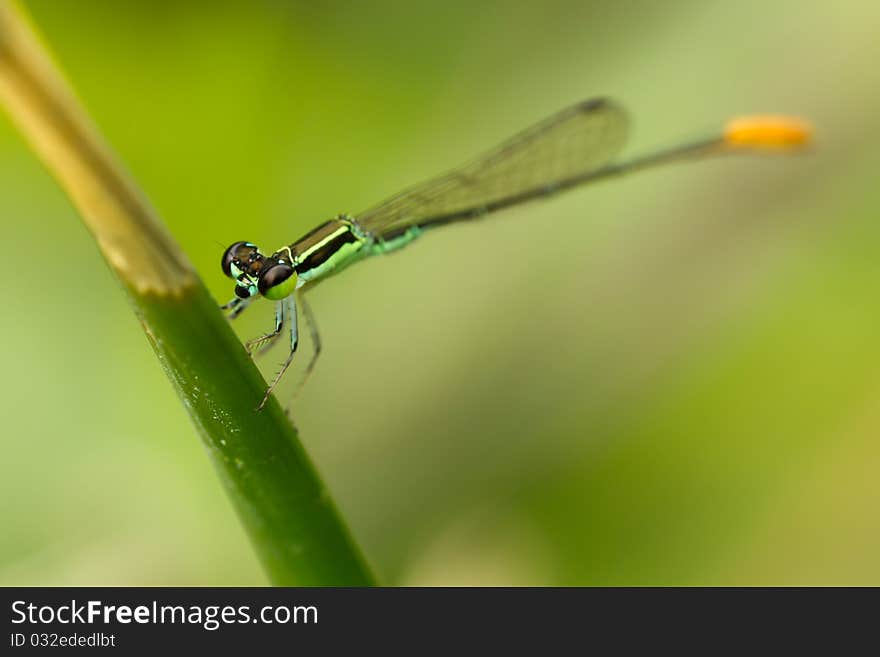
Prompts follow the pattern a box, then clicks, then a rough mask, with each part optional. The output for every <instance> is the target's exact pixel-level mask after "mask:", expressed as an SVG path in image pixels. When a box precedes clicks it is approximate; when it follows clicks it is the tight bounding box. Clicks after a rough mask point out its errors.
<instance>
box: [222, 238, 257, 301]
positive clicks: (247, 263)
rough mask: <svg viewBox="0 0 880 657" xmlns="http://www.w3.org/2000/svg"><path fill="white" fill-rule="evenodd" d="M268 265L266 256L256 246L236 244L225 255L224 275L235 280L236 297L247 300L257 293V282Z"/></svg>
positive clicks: (246, 243)
mask: <svg viewBox="0 0 880 657" xmlns="http://www.w3.org/2000/svg"><path fill="white" fill-rule="evenodd" d="M265 265H266V256H264V255H263V254H262V253H260V249H259V248H258V247H257V245H256V244H252V243H250V242H235V243H234V244H232V245H230V247H229V248H228V249H226V251H225V252H224V253H223V258H222V259H221V261H220V266H221V267H222V268H223V273H224V274H226V275H227V276H229V278H233V279H235V283H236V284H235V296H237V297H238V298H240V299H247V298H249V297H252V296H254V295H255V294H256V293H257V281H258V280H259V277H260V273H261V272H262V271H263V268H264V267H265Z"/></svg>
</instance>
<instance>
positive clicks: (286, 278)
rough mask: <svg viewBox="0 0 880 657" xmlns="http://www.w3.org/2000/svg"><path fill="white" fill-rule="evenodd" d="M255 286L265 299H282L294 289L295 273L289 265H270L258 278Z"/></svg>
mask: <svg viewBox="0 0 880 657" xmlns="http://www.w3.org/2000/svg"><path fill="white" fill-rule="evenodd" d="M257 286H258V287H259V289H260V294H262V295H263V296H264V297H266V298H267V299H274V300H278V299H283V298H284V297H286V296H287V295H289V294H290V293H291V292H293V291H294V290H295V289H296V272H295V271H294V270H293V267H291V266H290V265H282V264H277V265H272V266H271V267H269V268H268V269H267V270H266V271H264V272H263V275H262V276H260V280H259V281H258V282H257Z"/></svg>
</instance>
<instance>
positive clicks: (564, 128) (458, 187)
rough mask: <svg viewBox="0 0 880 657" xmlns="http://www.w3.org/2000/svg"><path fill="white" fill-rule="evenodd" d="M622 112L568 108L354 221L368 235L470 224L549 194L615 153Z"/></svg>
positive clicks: (622, 136)
mask: <svg viewBox="0 0 880 657" xmlns="http://www.w3.org/2000/svg"><path fill="white" fill-rule="evenodd" d="M626 133H627V118H626V114H625V112H624V111H623V110H622V109H621V108H620V107H619V106H617V105H615V104H614V103H613V102H611V101H609V100H606V99H603V98H599V99H593V100H588V101H585V102H583V103H580V104H578V105H574V106H572V107H569V108H567V109H565V110H562V111H561V112H559V113H557V114H554V115H553V116H551V117H549V118H547V119H545V120H543V121H541V122H540V123H538V124H537V125H535V126H532V127H531V128H529V129H527V130H525V131H524V132H521V133H520V134H518V135H516V136H514V137H512V138H511V139H509V140H508V141H506V142H504V143H503V144H501V145H500V146H498V147H497V148H495V149H494V150H492V151H490V152H489V153H487V154H486V155H484V156H483V157H481V158H478V159H477V160H474V161H473V162H471V163H469V164H466V165H464V166H462V167H460V168H458V169H455V170H453V171H450V172H449V173H447V174H445V175H442V176H440V177H438V178H435V179H433V180H429V181H428V182H425V183H422V184H421V185H417V186H415V187H413V188H411V189H408V190H406V191H404V192H402V193H400V194H398V195H397V196H394V197H392V198H390V199H388V200H386V201H385V202H383V203H381V204H380V205H378V206H376V207H374V208H372V209H370V210H367V211H366V212H364V213H362V214H360V215H357V216H356V221H357V222H358V224H360V225H361V226H362V227H363V228H364V229H365V230H367V231H368V232H370V233H372V234H373V235H377V236H381V235H388V234H391V233H395V232H397V231H401V230H404V229H406V228H407V227H409V226H415V225H421V226H424V225H431V224H441V223H451V222H453V221H462V220H466V219H472V218H474V217H477V216H480V215H482V214H485V213H487V212H491V211H492V210H496V209H500V208H501V207H506V206H508V205H513V204H514V203H516V202H518V201H519V200H523V201H525V200H529V199H531V198H536V197H538V196H541V195H543V194H545V193H546V194H550V193H552V192H553V191H554V187H555V186H556V185H558V184H559V183H560V182H563V181H566V180H569V179H572V178H575V177H578V176H582V175H584V174H588V173H590V172H591V171H595V170H597V169H599V168H600V167H602V166H603V165H605V164H607V163H608V162H609V161H610V160H611V159H612V158H613V157H614V156H615V155H616V154H617V153H618V152H619V151H620V149H621V148H622V147H623V144H624V142H625V140H626Z"/></svg>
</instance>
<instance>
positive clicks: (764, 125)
mask: <svg viewBox="0 0 880 657" xmlns="http://www.w3.org/2000/svg"><path fill="white" fill-rule="evenodd" d="M812 134H813V126H812V125H810V123H809V122H808V121H805V120H804V119H799V118H797V117H794V116H741V117H738V118H735V119H732V120H731V121H729V122H728V123H727V125H726V126H725V127H724V142H725V143H726V144H727V145H729V146H734V147H742V148H798V147H802V146H806V145H807V144H809V143H810V138H811V137H812Z"/></svg>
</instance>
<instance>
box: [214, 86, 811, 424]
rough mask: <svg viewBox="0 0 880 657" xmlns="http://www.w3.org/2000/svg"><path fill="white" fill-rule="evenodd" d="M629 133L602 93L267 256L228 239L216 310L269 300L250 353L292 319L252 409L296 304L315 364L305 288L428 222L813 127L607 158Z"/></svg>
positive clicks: (793, 137) (735, 126) (783, 145)
mask: <svg viewBox="0 0 880 657" xmlns="http://www.w3.org/2000/svg"><path fill="white" fill-rule="evenodd" d="M626 133H627V118H626V114H625V113H624V111H623V110H622V109H621V108H620V106H618V105H617V104H615V103H614V102H612V101H610V100H607V99H603V98H599V99H593V100H588V101H586V102H583V103H580V104H578V105H574V106H572V107H569V108H567V109H565V110H562V111H561V112H559V113H557V114H554V115H553V116H551V117H549V118H547V119H545V120H544V121H542V122H540V123H538V124H537V125H535V126H533V127H531V128H529V129H528V130H525V131H524V132H522V133H520V134H518V135H516V136H514V137H513V138H511V139H509V140H508V141H506V142H504V143H503V144H501V145H500V146H498V147H497V148H495V149H494V150H492V151H490V152H489V153H487V154H485V155H484V156H482V157H480V158H478V159H476V160H474V161H472V162H471V163H469V164H466V165H464V166H462V167H459V168H458V169H453V170H452V171H450V172H449V173H446V174H444V175H442V176H439V177H437V178H434V179H433V180H430V181H428V182H426V183H423V184H421V185H417V186H415V187H412V188H410V189H408V190H406V191H404V192H402V193H400V194H398V195H396V196H393V197H391V198H389V199H388V200H386V201H385V202H383V203H380V204H379V205H377V206H375V207H374V208H372V209H370V210H367V211H366V212H362V213H361V214H357V215H353V216H350V215H346V214H342V215H339V216H337V217H336V218H335V219H331V220H330V221H326V222H324V223H323V224H321V225H320V226H318V227H317V228H315V229H314V230H312V231H311V232H309V233H307V234H306V235H305V236H304V237H302V238H300V239H299V240H297V241H296V242H293V243H292V244H290V245H289V246H283V247H281V248H280V249H278V250H277V251H275V252H274V253H272V254H271V255H265V254H264V253H262V252H261V251H260V249H259V248H258V247H257V246H256V245H255V244H253V243H251V242H235V243H234V244H232V245H231V246H230V247H229V248H228V249H226V252H225V253H224V254H223V260H222V267H223V272H224V273H225V274H226V275H227V276H229V277H231V278H233V279H235V297H234V298H233V299H232V300H231V301H230V302H229V303H227V304H225V305H224V306H222V309H223V310H225V311H228V312H229V317H230V319H234V318H235V317H237V316H238V315H240V314H241V312H242V311H243V310H244V309H245V308H247V307H248V305H249V304H250V303H251V301H252V300H253V299H254V298H256V297H257V296H263V297H265V298H267V299H270V300H272V301H274V302H275V325H274V328H273V329H272V330H271V331H269V332H268V333H266V334H264V335H261V336H260V337H258V338H255V339H253V340H250V341H249V342H247V344H246V348H247V351H248V353H249V354H253V353H254V351H255V350H259V352H261V353H262V352H263V351H265V350H266V349H268V348H269V347H270V346H271V345H272V343H273V342H274V341H275V340H277V339H278V338H279V336H280V335H281V332H282V329H283V326H284V324H285V322H286V323H287V324H288V326H289V333H290V352H289V354H288V356H287V358H286V360H285V361H284V363H283V364H282V366H281V369H280V370H279V371H278V373H277V374H276V375H275V377H274V378H273V379H272V382H271V383H270V384H269V387H268V388H267V389H266V393H265V395H264V396H263V399H262V400H261V401H260V404H259V406H258V409H262V408H263V406H264V405H265V404H266V401H267V400H268V399H269V396H270V395H271V393H272V390H273V389H274V388H275V386H276V385H277V384H278V382H279V381H280V380H281V377H282V376H283V374H284V372H285V371H286V370H287V368H288V367H289V366H290V363H291V362H292V361H293V357H294V354H295V353H296V349H297V345H298V344H299V331H298V324H297V308H300V309H302V311H303V315H304V318H305V320H306V323H307V324H308V326H309V330H310V332H311V337H312V342H313V345H314V352H313V355H312V358H311V360H310V361H309V364H308V365H307V366H306V370H305V374H304V376H303V381H305V379H306V378H307V377H308V375H309V374H310V373H311V371H312V370H313V368H314V366H315V362H316V360H317V358H318V355H319V354H320V351H321V341H320V338H319V336H318V331H317V328H316V326H315V321H314V317H313V315H312V312H311V309H310V308H309V306H308V304H307V303H306V300H305V297H304V295H303V293H304V292H305V291H306V290H307V289H309V288H310V287H311V286H313V285H315V284H316V283H317V282H318V281H321V280H323V279H325V278H327V277H328V276H330V275H331V274H336V273H338V272H340V271H342V270H343V269H344V268H346V267H348V266H349V265H351V264H353V263H355V262H358V261H359V260H363V259H364V258H367V257H369V256H373V255H377V254H385V253H391V252H392V251H396V250H398V249H400V248H402V247H404V246H406V245H407V244H409V243H410V242H412V241H413V240H415V239H416V238H418V237H419V236H420V235H422V234H423V233H425V232H427V231H430V230H433V229H434V228H439V227H440V226H445V225H447V224H452V223H457V222H461V221H471V220H474V219H479V218H481V217H483V216H485V215H487V214H490V213H492V212H497V211H499V210H503V209H505V208H509V207H511V206H514V205H519V204H521V203H525V202H527V201H533V200H537V199H540V198H545V197H548V196H551V195H553V194H556V193H559V192H562V191H565V190H568V189H572V188H573V187H577V186H580V185H584V184H586V183H589V182H593V181H597V180H601V179H604V178H609V177H612V176H618V175H621V174H624V173H629V172H632V171H638V170H640V169H645V168H648V167H653V166H657V165H659V164H665V163H668V162H674V161H679V160H686V159H693V158H697V157H704V156H708V155H715V154H723V153H736V152H747V151H755V150H767V149H777V150H792V149H795V148H797V147H800V146H803V145H805V144H806V143H807V142H808V141H809V137H810V127H809V126H808V125H807V124H806V123H805V122H804V121H801V120H799V119H795V118H790V117H785V116H761V117H745V118H740V119H736V120H734V121H731V122H729V123H728V124H727V126H726V128H725V129H724V130H723V131H722V132H721V134H718V135H715V136H713V137H709V138H707V139H703V140H700V141H696V142H693V143H687V144H684V145H679V146H675V147H672V148H667V149H663V150H660V151H657V152H655V153H652V154H649V155H645V156H642V157H637V158H634V159H631V160H628V161H625V162H613V161H612V160H613V158H614V156H615V155H617V153H618V152H619V151H620V150H621V148H622V147H623V144H624V142H625V140H626Z"/></svg>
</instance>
